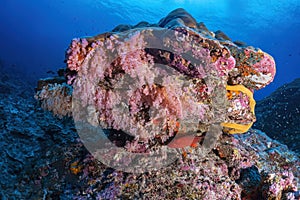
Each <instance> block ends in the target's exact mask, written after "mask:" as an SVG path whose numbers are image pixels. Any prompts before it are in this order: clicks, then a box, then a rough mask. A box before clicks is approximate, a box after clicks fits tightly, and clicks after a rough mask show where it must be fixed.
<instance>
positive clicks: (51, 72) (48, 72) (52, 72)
mask: <svg viewBox="0 0 300 200" xmlns="http://www.w3.org/2000/svg"><path fill="white" fill-rule="evenodd" d="M46 73H47V74H56V73H55V72H54V71H52V70H49V71H47V72H46Z"/></svg>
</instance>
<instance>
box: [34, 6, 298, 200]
mask: <svg viewBox="0 0 300 200" xmlns="http://www.w3.org/2000/svg"><path fill="white" fill-rule="evenodd" d="M66 63H67V68H66V69H65V75H64V77H65V82H64V83H60V84H59V85H61V87H58V85H54V87H53V85H48V84H45V85H43V84H42V85H43V86H42V87H39V88H38V91H37V94H36V98H37V99H38V100H40V101H41V102H42V105H43V107H44V108H46V109H48V110H50V111H54V110H55V112H54V113H55V114H56V115H59V116H62V115H72V116H73V119H74V121H75V122H81V121H85V122H87V124H89V125H91V127H97V126H100V127H101V129H103V130H104V131H103V132H104V133H105V137H107V138H108V139H109V140H110V141H111V142H113V143H114V144H115V145H116V146H118V147H122V148H123V149H125V150H126V151H127V152H131V153H148V154H152V153H153V152H155V151H156V149H157V148H160V147H161V148H163V147H166V146H167V147H170V148H171V149H173V148H175V149H176V148H180V149H179V150H178V151H180V153H181V155H182V157H180V158H178V159H177V160H176V162H174V163H173V165H168V166H167V167H165V168H163V169H162V171H160V170H159V169H154V170H153V171H152V172H151V171H147V172H146V173H143V174H142V175H140V176H136V175H135V174H134V173H133V174H129V175H128V174H127V175H126V173H123V172H120V171H114V172H113V173H111V174H110V175H111V177H112V178H113V181H110V182H109V184H108V185H107V187H105V188H104V189H103V190H102V191H101V192H99V193H98V197H99V198H104V199H105V198H117V197H118V198H121V197H123V198H144V199H147V198H150V197H151V198H166V199H170V198H171V197H172V198H174V197H177V198H189V199H199V198H202V199H221V198H227V199H241V198H242V197H244V198H245V199H247V198H248V197H249V198H252V197H253V196H255V197H261V196H264V197H266V198H268V197H271V196H272V195H273V194H274V193H276V194H277V193H280V192H282V193H287V192H291V191H295V189H294V188H293V189H291V188H289V187H286V185H290V186H291V185H293V184H294V183H292V179H293V178H292V176H291V175H289V176H290V178H288V179H287V178H286V179H285V178H283V179H284V180H285V186H280V187H279V186H278V187H277V185H276V184H275V183H273V182H274V181H272V180H271V182H272V184H273V185H272V184H271V183H270V184H269V182H268V180H269V179H268V178H264V177H261V175H260V173H261V168H260V166H257V167H255V166H256V165H259V162H258V158H257V156H259V155H258V154H256V153H254V151H255V150H251V155H250V154H249V155H248V154H247V153H248V151H247V150H246V149H242V150H241V149H239V148H242V147H241V146H239V145H238V144H236V143H238V142H237V141H236V139H234V138H233V136H230V135H228V134H222V133H229V134H234V133H245V132H247V131H248V130H249V128H250V127H251V126H252V124H253V122H254V121H255V120H256V118H255V113H254V107H255V100H254V99H253V91H254V90H257V89H261V88H263V87H265V86H266V85H268V84H269V83H270V82H271V81H273V79H274V76H275V71H276V70H275V62H274V59H273V58H272V57H271V56H270V55H268V54H267V53H265V52H263V51H261V50H260V49H255V48H253V47H250V46H246V45H244V44H242V43H241V42H232V41H231V40H230V39H229V37H227V36H226V35H225V34H224V33H222V32H221V31H217V32H215V33H214V32H211V31H209V30H208V29H207V28H206V27H205V25H204V24H203V23H197V22H196V21H195V19H194V18H193V17H192V16H191V15H190V14H188V13H187V12H186V11H185V10H183V9H177V10H175V11H173V12H171V13H170V14H169V15H168V16H166V17H165V18H163V19H162V20H161V21H160V22H159V23H158V24H148V23H147V22H141V23H139V24H137V25H136V26H129V25H128V26H125V25H124V26H118V27H116V28H115V29H114V30H113V31H111V32H108V33H104V34H100V35H97V36H94V37H85V38H80V39H78V38H77V39H74V40H73V41H72V42H71V45H70V47H69V49H68V50H67V52H66ZM66 85H68V86H67V87H71V88H72V94H70V93H67V92H64V93H62V92H53V90H54V91H56V90H58V91H60V90H61V89H62V88H65V87H66ZM49 90H52V92H49ZM57 94H59V95H60V94H64V95H66V96H67V97H68V98H66V97H64V98H62V100H63V99H65V100H63V101H61V102H59V101H57V100H55V101H53V100H51V101H50V100H49V99H53V98H54V99H56V98H57V97H56V96H55V95H57ZM66 99H67V101H66ZM49 102H50V103H51V105H47V104H49ZM59 104H64V105H65V104H68V106H66V105H65V106H66V107H67V108H70V107H72V109H63V107H62V106H61V105H59ZM65 106H64V107H65ZM54 107H56V108H59V109H62V110H61V111H59V109H53V108H54ZM89 128H90V127H89ZM82 130H87V129H82ZM253 132H255V131H253ZM89 136H90V137H87V138H84V139H85V140H102V139H103V138H100V139H99V138H96V137H92V136H91V135H89ZM237 137H242V136H237ZM225 140H226V141H227V140H228V142H225ZM220 142H221V143H222V144H221V143H220ZM266 146H267V145H266ZM203 147H206V150H208V151H207V152H204V151H205V148H203ZM101 148H102V149H104V150H103V152H102V156H104V157H105V158H106V159H107V160H109V159H111V158H114V159H113V160H110V162H111V163H112V162H114V161H120V160H121V161H122V162H123V163H126V165H127V166H131V165H130V164H131V163H132V162H134V159H131V158H130V159H125V157H122V155H121V153H118V152H116V151H115V149H113V148H111V147H109V146H106V144H104V145H103V146H102V147H101ZM243 148H244V147H243ZM249 148H250V147H249ZM241 154H243V155H241ZM252 154H253V155H252ZM254 154H255V155H254ZM205 156H207V157H205ZM262 156H263V155H262ZM205 159H206V161H209V162H206V161H205ZM137 160H138V164H139V166H138V167H140V168H142V167H144V166H143V160H142V159H141V160H139V159H137ZM162 160H163V158H160V157H159V158H156V159H155V162H158V163H159V162H161V161H162ZM111 163H109V164H111ZM75 164H76V165H75ZM75 164H74V165H75V166H71V167H73V168H71V169H72V170H73V171H72V172H73V173H74V174H78V173H80V170H81V165H80V168H76V166H77V163H75ZM105 164H107V163H105ZM109 164H108V165H109ZM263 165H264V164H263ZM83 168H84V166H83ZM242 169H244V171H243V170H242ZM277 169H279V167H278V168H276V170H277ZM240 170H241V173H242V174H240ZM213 173H214V175H212V174H213ZM276 173H277V172H276ZM284 173H288V172H284ZM162 174H168V177H165V176H163V175H162ZM249 174H250V175H251V174H252V175H253V174H254V175H255V176H256V175H257V177H258V178H257V177H254V178H253V179H251V181H252V182H251V183H249V184H248V181H247V180H248V178H249V176H250V175H249ZM125 176H126V177H125ZM206 177H207V178H206ZM125 179H126V181H125V182H122V183H121V182H120V181H121V180H125ZM158 180H159V182H160V183H161V184H154V183H153V182H151V181H158ZM260 180H263V181H265V182H266V184H263V183H260V184H262V185H259V186H258V185H257V184H259V181H260ZM267 182H268V183H267ZM274 185H275V186H274ZM146 186H149V187H146ZM150 186H151V187H150ZM258 187H259V188H263V187H266V189H265V190H262V191H260V192H257V193H255V194H254V193H252V191H254V190H256V189H257V188H258ZM273 187H277V188H276V191H275V192H273V193H272V191H271V189H272V188H273ZM277 190H278V191H277ZM137 191H139V192H140V193H139V192H137ZM219 191H221V192H220V193H218V192H219ZM141 192H142V193H143V194H141ZM226 192H227V193H226ZM258 193H259V194H258ZM290 195H293V194H292V193H290ZM250 196H251V197H250ZM249 198H248V199H249Z"/></svg>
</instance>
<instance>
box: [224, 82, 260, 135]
mask: <svg viewBox="0 0 300 200" xmlns="http://www.w3.org/2000/svg"><path fill="white" fill-rule="evenodd" d="M226 90H227V91H239V92H242V93H244V94H246V95H247V96H248V97H249V101H250V103H249V106H250V111H251V112H252V113H253V114H254V108H255V104H256V103H255V100H254V98H253V93H252V92H251V91H250V90H249V89H248V88H246V87H245V86H243V85H227V86H226ZM252 124H253V122H251V123H249V124H236V123H225V122H224V123H222V124H221V125H222V126H223V127H224V132H227V133H230V134H236V133H245V132H247V131H248V130H249V129H250V128H251V126H252Z"/></svg>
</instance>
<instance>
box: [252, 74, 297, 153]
mask: <svg viewBox="0 0 300 200" xmlns="http://www.w3.org/2000/svg"><path fill="white" fill-rule="evenodd" d="M299 99H300V79H296V80H294V81H293V82H291V83H288V84H285V85H283V86H282V87H280V88H278V89H277V90H276V91H275V92H273V93H272V94H271V95H270V96H268V97H266V98H264V99H263V100H261V101H259V102H258V103H257V108H256V113H257V119H258V120H257V122H256V123H255V124H254V126H255V127H256V128H258V129H261V130H263V131H265V132H267V133H268V135H269V136H270V137H272V138H273V139H276V140H278V141H280V142H282V143H284V144H286V145H288V147H289V148H290V149H291V150H293V151H296V152H298V153H300V123H299V122H300V103H299ZM270 130H272V131H270Z"/></svg>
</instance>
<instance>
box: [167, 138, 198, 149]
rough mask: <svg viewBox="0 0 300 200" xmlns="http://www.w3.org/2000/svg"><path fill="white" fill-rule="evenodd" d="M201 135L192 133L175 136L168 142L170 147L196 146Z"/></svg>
mask: <svg viewBox="0 0 300 200" xmlns="http://www.w3.org/2000/svg"><path fill="white" fill-rule="evenodd" d="M200 139H201V137H199V136H194V135H186V136H182V137H175V138H174V139H173V140H172V141H171V142H170V143H169V144H168V147H170V148H184V147H187V146H190V147H194V148H195V147H197V146H198V145H199V141H200Z"/></svg>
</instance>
